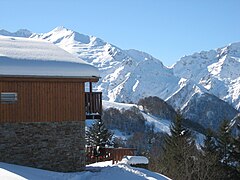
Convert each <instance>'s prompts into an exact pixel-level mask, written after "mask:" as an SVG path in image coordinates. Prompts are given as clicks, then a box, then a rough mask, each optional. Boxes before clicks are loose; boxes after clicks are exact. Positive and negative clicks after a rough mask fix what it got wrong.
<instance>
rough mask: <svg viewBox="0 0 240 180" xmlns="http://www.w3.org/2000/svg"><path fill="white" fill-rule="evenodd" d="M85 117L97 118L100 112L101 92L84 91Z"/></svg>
mask: <svg viewBox="0 0 240 180" xmlns="http://www.w3.org/2000/svg"><path fill="white" fill-rule="evenodd" d="M85 110H86V118H87V119H99V118H101V114H102V92H85Z"/></svg>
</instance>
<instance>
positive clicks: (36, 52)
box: [0, 36, 100, 78]
mask: <svg viewBox="0 0 240 180" xmlns="http://www.w3.org/2000/svg"><path fill="white" fill-rule="evenodd" d="M0 76H51V77H52V76H54V77H59V76H60V77H84V78H91V77H99V76H100V74H99V71H98V69H97V68H95V67H93V66H92V65H90V64H87V63H86V62H84V61H83V60H81V59H79V58H77V57H75V56H73V55H72V54H70V53H68V52H66V51H64V50H63V49H61V48H59V47H57V46H55V45H54V44H52V43H49V42H47V41H43V40H33V39H28V38H19V37H9V36H8V37H7V36H0Z"/></svg>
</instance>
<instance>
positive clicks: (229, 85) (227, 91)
mask: <svg viewBox="0 0 240 180" xmlns="http://www.w3.org/2000/svg"><path fill="white" fill-rule="evenodd" d="M173 71H174V74H175V75H176V76H178V77H181V78H186V79H190V80H192V81H194V82H195V83H197V84H201V85H202V86H203V87H204V88H206V90H208V92H209V93H212V94H214V95H215V96H217V97H219V98H220V99H222V100H224V101H226V102H228V103H229V104H231V105H233V106H234V107H235V108H236V109H239V108H240V43H232V44H230V45H228V46H225V47H223V48H219V49H217V50H210V51H202V52H200V53H195V54H193V55H189V56H185V57H183V58H181V59H180V61H178V62H177V63H176V64H175V65H174V67H173Z"/></svg>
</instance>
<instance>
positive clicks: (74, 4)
mask: <svg viewBox="0 0 240 180" xmlns="http://www.w3.org/2000/svg"><path fill="white" fill-rule="evenodd" d="M239 7H240V1H239V0H24V1H19V0H1V1H0V29H6V30H9V31H12V32H14V31H16V30H18V29H20V28H27V29H29V30H31V31H32V32H38V33H40V32H48V31H50V30H52V29H53V28H55V27H57V26H65V27H67V28H69V29H72V30H75V31H77V32H80V33H83V34H88V35H94V36H97V37H100V38H102V39H103V40H105V41H107V42H110V43H112V44H114V45H116V46H118V47H120V48H122V49H138V50H141V51H145V52H147V53H149V54H151V55H153V56H154V57H156V58H158V59H160V60H161V61H162V62H163V63H164V64H165V65H172V64H173V63H175V62H176V61H177V60H179V58H180V57H182V56H184V55H188V54H192V53H194V52H198V51H201V50H210V49H215V48H218V47H222V46H224V45H227V44H229V43H231V42H237V41H240V10H239Z"/></svg>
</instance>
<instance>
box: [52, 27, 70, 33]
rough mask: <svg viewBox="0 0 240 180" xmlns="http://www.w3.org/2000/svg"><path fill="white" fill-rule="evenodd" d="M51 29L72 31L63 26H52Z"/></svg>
mask: <svg viewBox="0 0 240 180" xmlns="http://www.w3.org/2000/svg"><path fill="white" fill-rule="evenodd" d="M52 31H55V32H56V31H72V30H70V29H68V28H66V27H64V26H57V27H56V28H54V29H53V30H52Z"/></svg>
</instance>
